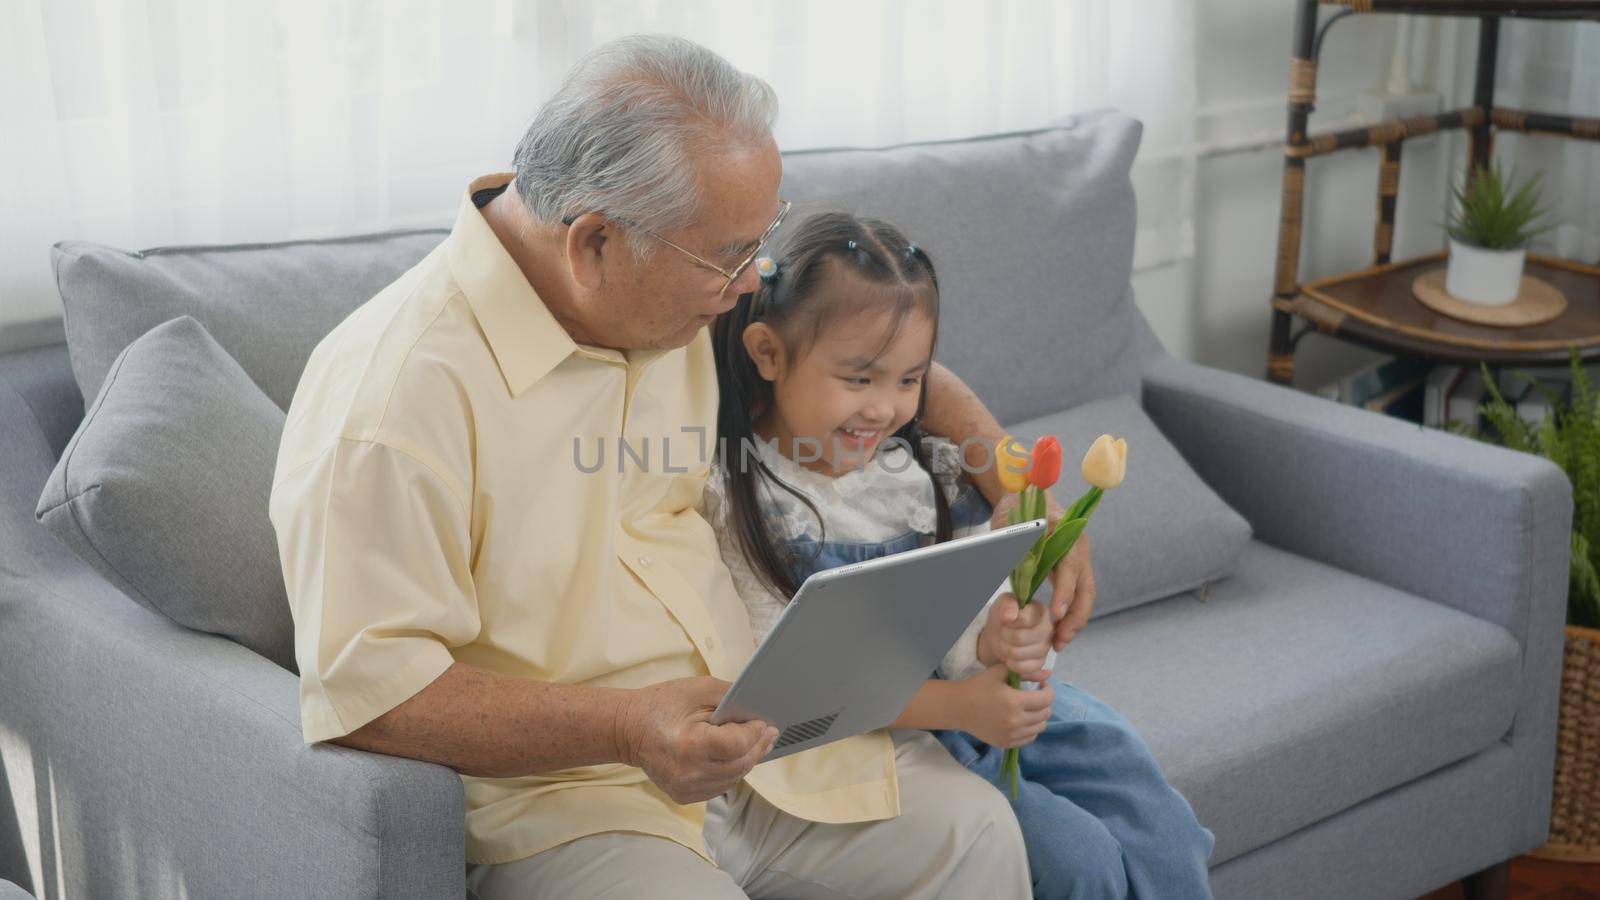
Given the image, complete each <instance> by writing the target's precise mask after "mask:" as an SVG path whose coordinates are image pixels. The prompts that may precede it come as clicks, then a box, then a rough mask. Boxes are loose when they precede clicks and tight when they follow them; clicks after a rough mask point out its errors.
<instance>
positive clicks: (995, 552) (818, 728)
mask: <svg viewBox="0 0 1600 900" xmlns="http://www.w3.org/2000/svg"><path fill="white" fill-rule="evenodd" d="M1044 530H1045V521H1044V520H1043V519H1036V520H1034V521H1032V522H1023V523H1021V524H1019V525H1012V526H1009V527H1007V528H1003V529H1000V530H998V531H990V532H987V533H984V534H975V535H972V536H970V537H964V538H957V539H955V540H951V541H946V542H944V543H942V544H933V545H931V546H928V547H921V548H918V549H916V550H910V551H907V552H905V553H897V554H895V555H893V556H885V557H881V558H879V559H874V560H870V561H868V562H864V563H855V564H852V565H847V566H840V567H839V568H836V569H827V570H824V571H821V572H816V573H814V574H812V576H811V577H810V578H807V579H806V581H805V584H802V585H801V586H800V590H799V591H798V592H797V593H796V594H795V595H794V599H793V600H791V601H789V605H788V606H787V607H786V608H785V609H784V611H783V615H782V616H780V617H779V618H778V622H777V624H776V625H774V626H773V628H772V631H771V632H770V633H769V634H768V635H767V638H766V640H764V641H762V642H761V646H760V647H757V648H756V652H755V655H754V656H752V657H750V661H749V662H748V663H746V664H745V667H744V670H743V671H742V672H740V673H739V677H738V678H737V679H736V680H735V681H734V683H733V687H732V688H730V689H729V690H728V693H727V695H726V696H724V697H723V698H722V702H721V703H720V704H718V706H717V708H716V711H715V712H713V713H712V715H711V723H712V724H713V725H721V724H723V723H725V722H745V721H749V720H751V719H761V720H762V721H765V722H767V723H769V724H771V725H772V726H774V727H775V728H777V729H778V732H779V736H778V740H777V742H776V743H774V744H773V747H772V751H771V752H770V753H768V754H767V756H766V757H765V759H777V758H778V757H780V756H788V755H789V754H791V753H799V752H800V751H802V750H809V749H811V748H812V747H817V746H821V745H822V744H826V743H829V742H831V741H836V740H839V739H840V738H846V737H849V736H851V735H854V734H861V733H862V732H866V731H872V730H874V729H877V728H883V727H886V726H888V725H890V724H892V723H893V722H894V720H895V719H897V718H899V717H900V713H901V712H903V711H904V710H905V708H906V704H908V703H910V702H911V698H912V697H913V696H914V695H915V694H916V692H917V689H918V688H920V687H921V686H922V684H923V682H925V681H927V680H928V679H929V678H930V677H932V674H933V672H934V670H935V669H937V668H938V666H939V663H940V661H942V660H943V659H944V656H945V654H946V653H948V652H949V651H950V648H951V647H952V646H954V645H955V642H956V639H957V638H959V637H960V636H961V633H962V632H963V631H965V630H966V628H967V625H968V624H970V623H971V622H972V619H973V617H974V616H976V615H977V614H978V612H979V611H981V610H982V609H983V607H984V604H985V603H987V602H988V600H989V598H990V597H992V596H993V595H994V591H995V588H997V587H998V586H999V585H1000V584H1001V583H1002V582H1003V581H1005V579H1006V576H1007V575H1009V574H1010V573H1011V570H1012V569H1013V568H1015V567H1016V565H1017V563H1018V562H1020V561H1021V560H1022V557H1023V555H1024V554H1026V553H1027V552H1028V548H1030V547H1032V546H1033V544H1034V542H1035V541H1037V540H1038V539H1039V536H1040V535H1041V534H1042V533H1044ZM763 761H765V760H763Z"/></svg>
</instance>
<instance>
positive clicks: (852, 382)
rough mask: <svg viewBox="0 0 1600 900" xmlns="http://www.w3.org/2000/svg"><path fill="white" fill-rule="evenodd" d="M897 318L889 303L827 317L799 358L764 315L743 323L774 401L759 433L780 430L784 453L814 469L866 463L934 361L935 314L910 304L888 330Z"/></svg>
mask: <svg viewBox="0 0 1600 900" xmlns="http://www.w3.org/2000/svg"><path fill="white" fill-rule="evenodd" d="M830 280H834V281H838V280H843V279H830ZM848 280H851V281H853V280H855V279H848ZM829 287H831V285H830V286H828V287H824V288H822V289H824V290H826V289H828V288H829ZM860 288H861V289H866V290H873V289H874V288H871V287H870V286H866V285H862V286H860ZM880 305H881V304H880ZM893 318H894V316H893V313H892V312H890V311H887V310H885V311H884V312H882V313H874V312H864V313H861V314H858V315H855V316H851V317H849V318H848V319H844V320H841V321H837V322H828V323H824V325H823V328H822V333H821V334H819V335H818V336H817V340H816V341H815V343H813V344H812V345H811V347H810V348H809V349H807V350H806V351H805V352H804V355H803V356H801V357H799V358H797V359H796V358H791V357H790V354H789V353H788V351H787V349H786V347H785V345H784V343H783V341H782V339H781V338H780V337H779V336H778V334H777V332H776V331H774V330H773V328H772V327H771V326H770V325H768V324H767V323H765V322H756V323H754V324H752V325H750V326H749V327H748V328H746V329H745V333H744V343H745V348H746V350H748V351H749V353H750V356H751V358H752V359H753V360H754V361H755V363H756V369H757V370H758V371H759V372H760V373H761V377H762V378H765V379H766V380H768V381H771V382H773V407H772V409H769V410H766V411H765V412H764V413H763V414H762V415H761V416H760V418H759V419H758V420H757V422H756V433H757V435H759V436H760V437H761V438H763V439H766V440H771V439H773V438H776V439H777V441H778V450H779V451H780V452H781V453H783V454H784V455H785V456H787V457H789V458H790V459H792V460H794V461H796V462H798V463H800V464H801V465H803V466H805V467H806V468H809V469H812V470H813V471H817V472H822V473H824V474H828V475H834V476H837V475H842V474H844V473H845V472H847V471H849V470H851V469H856V468H860V467H861V466H864V465H866V464H867V463H868V462H869V461H870V460H871V459H872V458H873V455H874V454H875V453H876V452H877V449H878V447H880V446H881V445H882V444H883V442H884V441H886V440H888V439H889V438H890V437H891V436H893V435H894V433H895V432H897V431H899V430H900V429H901V428H902V427H903V426H904V425H905V424H906V423H907V422H909V421H911V419H912V417H913V416H915V415H916V413H917V404H918V401H919V400H920V399H921V396H922V382H923V379H924V378H926V377H927V374H928V366H929V365H930V364H931V363H932V355H933V337H934V324H933V321H932V320H931V319H930V317H929V316H928V315H927V314H926V313H924V312H922V311H920V310H912V311H911V312H908V313H907V314H906V315H905V316H904V318H902V319H901V321H900V327H899V329H898V330H897V331H896V333H895V334H893V335H892V336H891V335H890V334H889V329H890V328H891V327H892V325H893V324H894V322H893ZM886 342H887V343H886Z"/></svg>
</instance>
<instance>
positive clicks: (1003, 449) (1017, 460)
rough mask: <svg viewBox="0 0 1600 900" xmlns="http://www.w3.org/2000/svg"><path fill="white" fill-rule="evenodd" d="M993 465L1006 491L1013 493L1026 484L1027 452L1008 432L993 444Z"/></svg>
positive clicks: (1019, 490)
mask: <svg viewBox="0 0 1600 900" xmlns="http://www.w3.org/2000/svg"><path fill="white" fill-rule="evenodd" d="M994 465H995V471H996V473H997V474H998V475H999V476H1000V486H1001V487H1003V488H1005V489H1006V490H1007V491H1009V492H1011V493H1013V494H1015V493H1019V492H1021V490H1022V489H1023V488H1025V487H1027V486H1028V453H1027V450H1026V449H1025V448H1024V447H1023V446H1022V443H1021V442H1020V441H1018V440H1017V439H1016V438H1014V437H1012V436H1011V435H1009V434H1008V435H1006V436H1005V437H1003V438H1001V439H1000V443H998V444H996V445H995V447H994Z"/></svg>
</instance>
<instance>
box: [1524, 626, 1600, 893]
mask: <svg viewBox="0 0 1600 900" xmlns="http://www.w3.org/2000/svg"><path fill="white" fill-rule="evenodd" d="M1529 855H1531V856H1537V857H1540V858H1542V859H1559V860H1565V861H1567V862H1600V629H1594V628H1579V627H1577V626H1575V625H1568V626H1567V649H1566V657H1565V659H1564V660H1563V662H1562V666H1561V720H1560V725H1558V726H1557V731H1556V781H1555V796H1554V798H1553V799H1552V801H1551V807H1550V841H1549V843H1547V844H1545V845H1544V846H1543V847H1540V848H1539V849H1537V850H1535V851H1533V852H1532V853H1531V854H1529Z"/></svg>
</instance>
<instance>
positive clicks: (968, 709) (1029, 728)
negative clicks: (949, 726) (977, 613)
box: [956, 665, 1056, 750]
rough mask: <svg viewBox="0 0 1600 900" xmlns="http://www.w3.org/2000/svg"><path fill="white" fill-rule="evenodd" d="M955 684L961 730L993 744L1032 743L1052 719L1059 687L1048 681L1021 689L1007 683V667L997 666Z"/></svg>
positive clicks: (1019, 744)
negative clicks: (957, 691)
mask: <svg viewBox="0 0 1600 900" xmlns="http://www.w3.org/2000/svg"><path fill="white" fill-rule="evenodd" d="M956 684H957V685H959V686H960V687H961V702H960V704H959V706H960V708H959V710H958V715H957V719H958V721H959V723H960V725H959V727H960V729H961V730H962V731H965V732H967V733H968V734H971V735H973V736H974V737H976V738H977V739H978V740H980V741H983V742H984V743H985V744H988V745H990V746H991V747H1000V748H1002V749H1007V750H1009V749H1010V748H1012V747H1021V746H1022V745H1023V744H1030V743H1032V742H1033V739H1034V738H1036V737H1038V736H1039V733H1040V732H1042V731H1044V727H1045V725H1047V724H1048V723H1049V721H1050V704H1051V703H1053V702H1054V701H1055V697H1056V690H1055V688H1054V687H1053V686H1052V685H1051V684H1050V682H1048V681H1046V682H1045V683H1044V684H1043V685H1041V686H1040V688H1039V689H1038V690H1034V691H1019V690H1017V689H1016V688H1014V687H1012V686H1011V685H1009V684H1007V683H1006V667H1005V666H1000V665H996V666H990V667H989V668H987V669H984V670H983V671H982V672H979V673H978V674H976V675H974V676H972V677H971V678H965V679H962V680H961V681H958V682H956Z"/></svg>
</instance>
